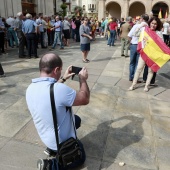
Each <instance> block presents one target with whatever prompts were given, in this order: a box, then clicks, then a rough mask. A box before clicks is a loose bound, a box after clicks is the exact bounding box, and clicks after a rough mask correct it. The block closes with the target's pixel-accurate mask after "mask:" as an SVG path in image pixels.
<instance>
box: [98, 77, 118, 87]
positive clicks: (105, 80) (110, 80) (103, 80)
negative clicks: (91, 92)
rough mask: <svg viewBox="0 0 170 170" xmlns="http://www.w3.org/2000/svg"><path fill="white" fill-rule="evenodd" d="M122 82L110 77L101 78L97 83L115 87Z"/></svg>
mask: <svg viewBox="0 0 170 170" xmlns="http://www.w3.org/2000/svg"><path fill="white" fill-rule="evenodd" d="M119 80H120V78H118V77H109V76H107V77H106V76H100V77H99V79H98V80H97V83H102V84H106V85H107V84H109V85H113V86H114V85H115V84H117V82H118V81H119Z"/></svg>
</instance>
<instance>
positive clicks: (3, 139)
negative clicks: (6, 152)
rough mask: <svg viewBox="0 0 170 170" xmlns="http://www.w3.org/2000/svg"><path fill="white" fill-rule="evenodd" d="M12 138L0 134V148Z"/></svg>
mask: <svg viewBox="0 0 170 170" xmlns="http://www.w3.org/2000/svg"><path fill="white" fill-rule="evenodd" d="M9 140H10V138H6V137H3V136H0V150H1V148H3V147H4V146H5V145H6V143H7V142H8V141H9Z"/></svg>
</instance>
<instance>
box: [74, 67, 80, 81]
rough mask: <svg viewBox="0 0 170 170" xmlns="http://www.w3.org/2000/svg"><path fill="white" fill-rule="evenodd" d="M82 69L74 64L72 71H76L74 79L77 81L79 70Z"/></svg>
mask: <svg viewBox="0 0 170 170" xmlns="http://www.w3.org/2000/svg"><path fill="white" fill-rule="evenodd" d="M81 70H82V68H81V67H75V66H72V73H75V74H74V75H73V76H72V80H75V81H79V76H78V74H79V72H80V71H81Z"/></svg>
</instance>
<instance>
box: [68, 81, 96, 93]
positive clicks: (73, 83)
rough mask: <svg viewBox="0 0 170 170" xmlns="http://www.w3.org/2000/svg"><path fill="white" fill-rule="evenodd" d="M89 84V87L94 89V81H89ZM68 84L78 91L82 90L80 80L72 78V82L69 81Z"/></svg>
mask: <svg viewBox="0 0 170 170" xmlns="http://www.w3.org/2000/svg"><path fill="white" fill-rule="evenodd" d="M87 84H88V86H89V89H92V88H93V86H94V83H93V82H88V83H87ZM68 85H69V87H71V88H73V89H75V90H77V91H78V90H80V83H79V82H78V81H74V80H71V81H70V82H68Z"/></svg>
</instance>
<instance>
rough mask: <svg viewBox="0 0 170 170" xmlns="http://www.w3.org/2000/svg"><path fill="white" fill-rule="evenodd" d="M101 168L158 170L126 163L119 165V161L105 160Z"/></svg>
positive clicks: (102, 169)
mask: <svg viewBox="0 0 170 170" xmlns="http://www.w3.org/2000/svg"><path fill="white" fill-rule="evenodd" d="M101 170H157V169H148V168H146V169H145V168H140V167H135V166H131V165H127V164H125V166H123V167H121V166H119V163H111V162H103V163H102V165H101Z"/></svg>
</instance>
